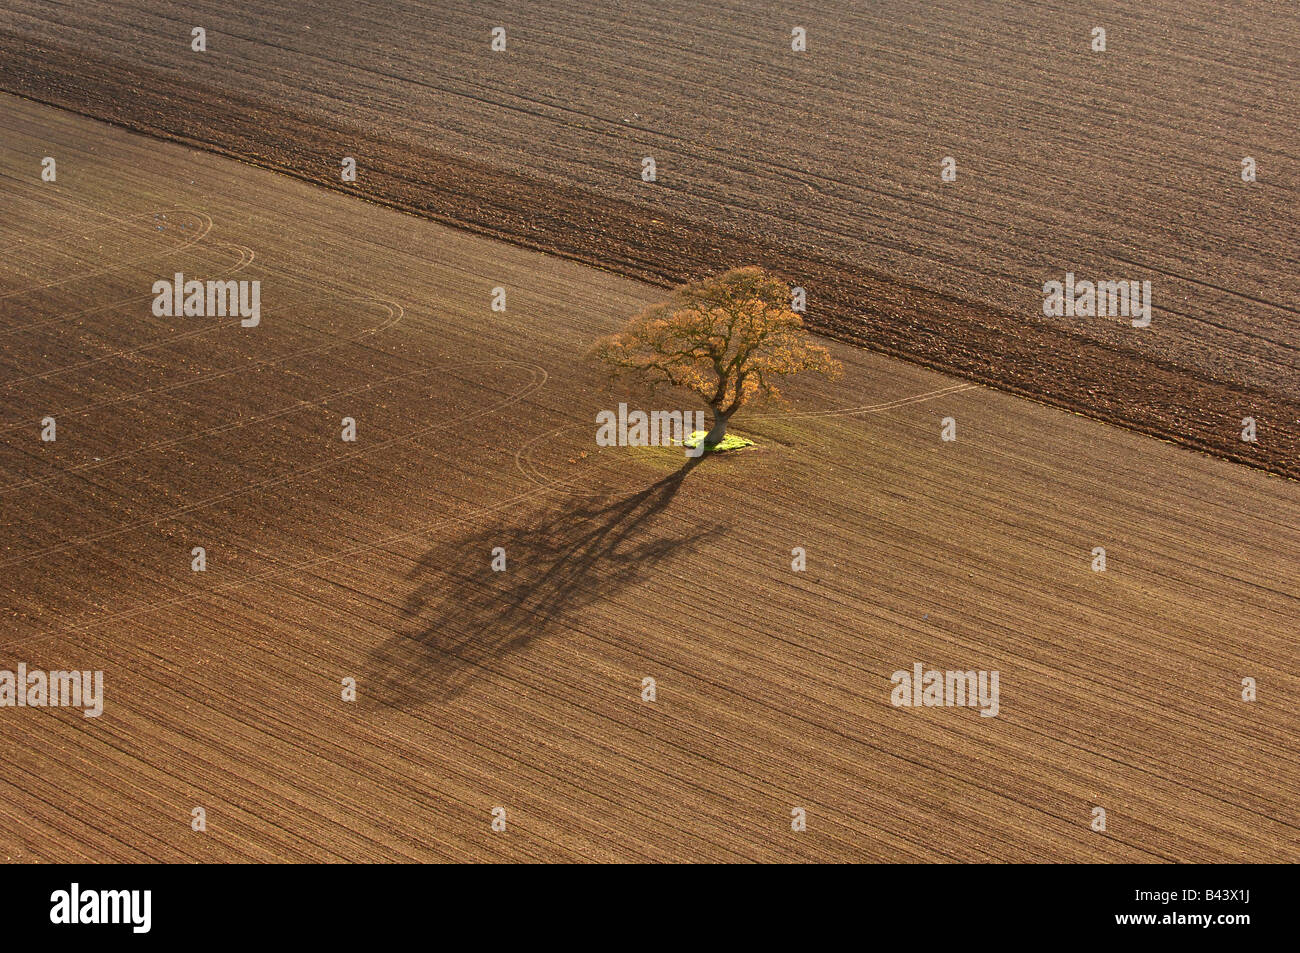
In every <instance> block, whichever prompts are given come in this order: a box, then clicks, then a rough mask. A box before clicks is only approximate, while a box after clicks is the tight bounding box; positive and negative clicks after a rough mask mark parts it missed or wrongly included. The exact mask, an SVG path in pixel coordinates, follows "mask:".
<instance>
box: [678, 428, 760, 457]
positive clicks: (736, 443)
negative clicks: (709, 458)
mask: <svg viewBox="0 0 1300 953" xmlns="http://www.w3.org/2000/svg"><path fill="white" fill-rule="evenodd" d="M707 436H708V431H707V430H696V431H695V432H694V433H692V434H691V435H690V436H689V437H687V438H686V439H685V440H683V441H682V443H684V444H685V445H686V446H687V447H690V448H692V449H694V448H695V447H697V446H699V443H700V441H701V440H703V439H704V438H705V437H707ZM753 445H754V441H752V440H746V439H745V438H744V437H738V436H736V435H735V434H734V433H729V434H727V435H726V436H725V437H723V438H722V441H721V442H720V443H712V444H710V443H706V444H705V445H704V452H705V453H723V452H725V451H727V450H740V449H741V448H742V447H752V446H753Z"/></svg>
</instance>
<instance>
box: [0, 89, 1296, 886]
mask: <svg viewBox="0 0 1300 953" xmlns="http://www.w3.org/2000/svg"><path fill="white" fill-rule="evenodd" d="M0 133H2V134H0V184H2V185H3V188H2V189H0V248H2V249H3V255H2V256H0V336H2V338H3V341H4V344H3V347H0V413H2V414H3V423H2V424H0V570H2V571H0V606H3V609H4V614H3V618H4V620H5V626H4V627H3V634H2V635H0V670H9V671H12V670H15V669H16V668H17V666H18V665H19V664H23V665H26V666H27V667H28V668H30V669H42V670H71V669H77V670H102V671H103V673H104V683H103V684H104V689H103V713H102V714H101V715H100V716H99V717H97V718H85V717H83V715H82V713H81V712H79V711H76V710H70V709H65V708H30V707H29V708H14V707H0V750H3V751H4V752H5V757H6V770H5V771H4V772H3V773H2V774H0V856H3V857H4V858H5V859H7V860H11V861H17V860H327V861H332V860H397V859H420V860H432V859H475V860H500V859H515V860H537V859H548V860H597V859H599V860H640V859H655V860H850V859H851V860H931V861H936V860H974V861H978V860H1024V861H1032V860H1060V861H1119V860H1130V861H1160V860H1180V861H1210V860H1232V861H1247V860H1252V861H1258V860H1272V861H1287V860H1294V859H1295V857H1296V853H1297V846H1300V836H1298V835H1297V828H1296V817H1297V810H1296V808H1297V799H1296V791H1297V786H1298V785H1297V782H1298V781H1300V768H1298V766H1297V754H1296V746H1295V737H1296V730H1297V721H1300V715H1297V706H1296V704H1295V699H1296V691H1297V687H1298V686H1297V677H1296V672H1297V664H1296V663H1297V658H1296V645H1295V631H1296V622H1297V619H1298V618H1300V612H1298V611H1297V598H1296V592H1297V588H1298V586H1297V584H1298V583H1300V560H1298V559H1297V552H1300V528H1298V523H1297V519H1296V516H1297V513H1298V512H1300V488H1298V487H1297V484H1296V483H1294V482H1292V481H1288V480H1284V479H1280V478H1277V477H1274V476H1271V475H1269V474H1267V473H1265V472H1263V471H1261V470H1257V469H1250V468H1247V467H1242V466H1239V465H1236V464H1233V463H1229V462H1226V461H1223V460H1219V459H1215V458H1213V457H1210V456H1206V455H1202V454H1197V453H1194V452H1191V451H1189V450H1187V449H1185V448H1181V447H1178V446H1174V445H1172V444H1169V443H1164V442H1160V441H1156V440H1152V439H1150V438H1148V437H1144V436H1140V435H1137V434H1134V433H1132V432H1129V431H1126V430H1122V429H1118V428H1113V427H1108V426H1105V425H1102V424H1100V423H1097V422H1095V421H1092V420H1089V419H1086V418H1084V417H1082V416H1079V415H1075V414H1070V413H1065V412H1062V411H1060V410H1057V409H1053V408H1050V407H1046V406H1043V405H1041V404H1039V403H1035V402H1032V401H1026V400H1023V399H1020V398H1017V397H1013V396H1009V395H1007V394H1004V393H1001V392H998V391H996V390H992V389H986V388H983V387H979V386H974V385H971V384H969V383H967V382H965V381H962V380H959V379H957V378H953V377H948V376H944V375H941V374H939V373H936V372H934V371H931V370H928V369H924V368H921V367H918V366H915V365H913V364H908V363H903V362H899V361H896V360H894V359H891V358H888V357H884V356H881V355H878V354H873V353H870V352H867V351H862V350H858V349H854V348H851V347H848V346H844V345H841V344H835V343H832V344H831V345H830V346H831V348H832V350H833V351H834V353H835V356H836V357H838V358H839V359H840V360H842V361H843V362H844V363H845V365H846V373H845V377H844V379H843V380H842V381H839V382H837V383H834V384H827V383H817V382H810V383H807V384H802V385H800V386H796V387H794V388H792V390H791V406H790V407H789V408H788V412H787V413H784V414H775V413H772V412H771V411H754V412H753V413H749V414H742V415H740V416H739V417H738V418H737V420H736V422H735V426H736V428H737V429H738V430H739V431H740V432H742V433H744V434H745V435H747V436H749V437H751V438H752V439H754V440H755V441H756V443H757V446H756V447H754V448H752V449H749V450H745V451H741V452H739V453H736V454H734V455H731V456H719V457H710V458H707V459H705V460H704V461H703V462H702V463H700V464H698V465H696V466H693V467H685V465H684V464H685V459H684V457H683V456H682V455H681V451H680V450H677V449H672V448H610V449H600V448H598V447H597V446H596V444H595V441H594V432H595V424H594V420H595V414H596V412H598V411H600V410H603V409H612V408H614V407H616V406H617V404H618V402H620V401H626V402H629V403H631V404H632V405H634V406H636V405H638V401H642V400H643V399H642V397H641V396H640V395H638V394H636V393H634V392H624V391H621V390H610V389H609V387H608V385H607V384H606V383H605V382H604V381H603V378H602V377H601V376H600V375H598V374H597V373H596V372H595V371H594V370H593V369H591V368H589V367H588V366H586V365H584V364H583V363H582V361H581V360H580V355H581V354H582V352H583V351H585V349H586V347H587V346H588V345H589V344H590V342H591V341H592V339H594V338H595V337H596V336H597V335H599V334H602V333H606V332H608V331H610V330H612V329H614V328H616V327H617V326H618V325H619V324H620V323H621V322H622V321H623V320H624V319H625V318H626V316H628V315H629V314H631V313H633V312H634V311H635V310H637V309H638V308H639V307H640V306H642V305H644V304H645V303H647V302H649V301H651V300H654V299H655V297H656V296H657V295H658V294H659V293H660V292H659V290H658V289H657V288H655V287H652V286H649V285H646V284H641V283H639V282H636V281H633V280H630V279H627V278H625V277H620V276H617V275H614V274H611V273H609V272H605V271H600V270H595V269H591V268H588V267H584V266H582V265H580V264H577V263H574V262H570V261H565V260H561V259H558V258H555V257H550V256H546V255H543V254H539V253H537V252H535V251H529V250H525V249H522V248H519V247H517V246H513V245H509V244H504V243H500V242H494V241H490V240H488V239H485V238H482V237H476V236H471V235H468V234H466V233H464V232H461V231H452V230H449V229H447V228H445V227H443V226H441V225H439V224H435V223H432V222H428V221H425V220H421V219H419V218H415V217H411V216H406V215H402V214H399V213H397V212H395V211H392V210H388V209H384V208H380V207H377V206H375V205H372V204H366V203H362V202H358V201H357V200H356V199H354V198H350V197H347V196H343V195H339V194H336V193H332V192H329V191H326V190H322V189H318V188H315V187H313V186H311V185H308V184H306V183H303V182H300V181H296V180H294V179H292V178H288V177H284V176H277V175H275V174H273V173H271V172H268V171H264V170H261V169H256V168H251V167H250V166H248V165H245V164H239V163H236V162H232V161H230V160H229V159H225V158H220V157H215V156H212V155H210V154H207V153H204V152H199V151H193V150H190V149H188V148H184V147H182V146H180V145H175V144H169V143H160V142H158V141H157V140H154V139H150V138H145V137H140V136H137V135H134V134H131V133H128V132H125V131H122V130H120V129H115V128H112V127H110V126H108V125H105V124H102V123H97V122H93V121H90V120H87V119H84V118H80V117H76V116H73V115H71V114H69V113H65V112H60V111H57V110H54V109H50V108H47V107H44V106H38V105H35V104H33V103H30V102H27V101H23V100H20V99H16V98H13V97H7V96H0ZM45 155H53V156H56V157H57V158H58V178H57V181H56V182H53V183H49V182H42V181H41V180H40V177H39V169H40V165H39V163H40V158H41V157H42V156H45ZM521 214H525V212H521ZM177 272H180V273H182V274H183V275H185V276H186V277H187V278H195V279H201V280H202V279H228V280H247V281H253V280H257V281H259V282H260V283H261V284H260V289H261V294H260V322H259V323H258V324H257V326H255V327H242V326H241V322H240V319H239V318H238V317H230V316H227V317H224V318H221V317H196V316H191V317H175V318H172V317H166V316H156V315H155V314H154V312H153V308H152V302H153V295H152V292H151V289H152V286H153V284H154V282H156V281H159V280H164V281H166V280H170V279H171V278H172V277H173V275H174V274H175V273H177ZM497 287H503V288H505V289H506V294H507V298H506V300H507V307H506V310H505V311H504V312H500V311H493V310H492V309H491V307H490V304H491V300H492V297H493V289H494V288H497ZM655 406H659V405H658V404H656V405H655ZM683 409H694V408H693V407H691V406H690V405H686V406H684V407H683ZM46 417H52V418H53V419H54V421H55V422H56V424H57V437H56V439H55V440H53V441H42V439H41V433H42V420H43V419H44V418H46ZM345 417H348V418H352V420H353V421H354V422H355V425H356V437H357V439H356V440H355V441H352V442H348V441H344V440H343V439H342V425H343V418H345ZM944 418H952V420H953V421H954V422H955V425H956V428H957V440H956V441H953V442H944V441H942V440H941V439H940V432H941V427H942V421H943V420H944ZM198 546H201V547H203V548H204V549H205V552H206V571H204V572H195V571H193V570H192V560H193V556H192V552H193V549H194V547H198ZM497 547H501V548H503V549H504V550H505V557H506V570H505V571H504V572H494V571H493V570H492V568H491V562H492V559H493V555H492V551H493V550H494V549H496V548H497ZM796 547H797V548H801V549H803V550H804V551H805V554H806V570H805V571H803V572H795V571H793V570H792V565H791V563H792V550H794V549H795V548H796ZM1096 547H1104V548H1105V550H1106V554H1107V568H1106V571H1105V572H1094V571H1093V568H1092V567H1093V562H1094V556H1093V550H1094V548H1096ZM916 663H920V664H922V665H923V666H924V667H925V668H927V669H931V668H932V669H938V670H983V671H996V672H998V673H999V676H1000V682H999V684H1000V697H999V702H998V713H997V715H996V716H995V717H981V715H980V711H979V709H977V708H973V707H934V708H924V707H919V708H908V707H895V706H894V705H892V704H891V689H892V687H893V686H892V684H891V675H892V673H894V672H895V671H899V670H911V669H912V667H913V665H915V664H916ZM349 678H350V679H355V682H356V687H357V697H356V700H355V701H344V700H343V698H342V684H343V680H344V679H349ZM647 678H652V679H654V680H655V689H656V697H655V700H654V701H646V700H643V691H644V688H643V685H644V679H647ZM1245 678H1250V679H1254V680H1255V681H1256V683H1257V684H1258V688H1259V693H1258V699H1257V700H1256V701H1254V702H1246V701H1243V700H1242V697H1241V693H1242V680H1243V679H1245ZM196 807H202V808H203V809H204V811H205V812H206V823H207V829H206V831H204V832H201V833H200V832H195V831H194V830H192V829H191V817H192V813H191V812H192V811H193V809H194V808H196ZM1097 807H1101V808H1104V809H1105V811H1106V819H1107V820H1106V830H1105V831H1104V832H1097V831H1094V830H1093V829H1091V826H1090V825H1091V823H1092V821H1093V812H1094V809H1095V808H1097ZM495 808H502V809H504V811H505V820H506V829H505V830H504V831H501V832H494V831H493V830H492V820H493V810H494V809H495ZM796 808H802V809H803V810H804V812H805V814H806V818H807V829H806V830H803V831H794V830H792V829H791V821H792V811H794V809H796Z"/></svg>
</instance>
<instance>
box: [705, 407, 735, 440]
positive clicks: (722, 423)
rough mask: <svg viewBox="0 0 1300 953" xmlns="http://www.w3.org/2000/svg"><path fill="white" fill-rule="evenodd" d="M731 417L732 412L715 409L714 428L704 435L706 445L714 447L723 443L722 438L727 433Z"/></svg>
mask: <svg viewBox="0 0 1300 953" xmlns="http://www.w3.org/2000/svg"><path fill="white" fill-rule="evenodd" d="M730 418H731V415H730V414H724V413H723V412H722V411H720V410H717V409H714V411H713V429H712V430H710V431H709V432H708V434H707V435H705V437H704V445H705V446H706V447H714V446H717V445H718V444H720V443H722V438H723V437H725V436H726V435H727V421H728V420H729V419H730Z"/></svg>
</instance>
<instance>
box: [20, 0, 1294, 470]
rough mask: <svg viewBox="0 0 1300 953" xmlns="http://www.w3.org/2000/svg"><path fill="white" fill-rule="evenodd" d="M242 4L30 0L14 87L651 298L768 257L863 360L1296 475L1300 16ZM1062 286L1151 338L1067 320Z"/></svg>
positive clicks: (1265, 12) (756, 2)
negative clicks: (1116, 311) (1140, 291)
mask: <svg viewBox="0 0 1300 953" xmlns="http://www.w3.org/2000/svg"><path fill="white" fill-rule="evenodd" d="M246 6H247V5H240V4H236V5H233V6H232V5H231V4H229V3H226V2H222V0H197V2H188V3H185V4H184V5H180V4H172V3H167V4H158V3H156V2H144V0H114V2H111V3H110V2H107V0H80V2H78V3H76V4H69V3H66V2H62V0H14V2H12V3H10V4H9V8H10V9H9V10H7V11H6V18H5V22H4V24H3V25H0V89H5V90H9V91H11V92H15V93H20V94H22V95H24V96H27V97H31V98H33V99H36V100H39V101H42V102H46V103H50V104H53V105H58V106H60V107H63V108H67V109H71V110H75V111H79V112H82V113H85V114H88V115H92V116H96V117H100V118H108V119H111V120H113V121H114V122H116V123H118V124H121V125H123V126H126V127H127V128H133V129H137V130H142V131H147V132H150V133H151V134H154V135H158V136H162V137H166V138H172V139H176V140H179V141H183V142H185V143H188V144H198V145H201V146H203V147H204V148H208V149H213V150H216V151H220V152H224V153H227V154H230V155H234V156H236V157H238V158H240V159H243V160H244V161H248V162H252V163H254V164H258V165H262V166H265V167H269V168H274V169H279V170H283V171H287V172H290V173H291V174H294V175H296V176H300V177H303V178H305V179H308V180H310V181H314V182H318V183H320V184H324V185H328V186H330V187H333V188H343V189H345V190H346V191H349V192H351V193H353V194H356V195H360V196H363V197H365V198H367V199H370V200H372V201H377V202H381V203H384V204H388V205H392V206H395V207H399V208H403V209H408V210H413V211H416V212H418V213H420V214H422V215H426V216H429V217H432V218H434V219H436V220H439V221H444V222H448V223H453V224H456V225H458V226H461V227H465V228H469V229H471V230H474V231H477V232H480V233H483V234H488V235H493V236H497V237H501V238H504V239H506V240H508V241H510V242H513V243H516V244H521V245H524V246H527V247H533V248H538V249H541V250H544V251H548V252H551V253H554V254H560V255H563V256H565V257H568V258H571V259H575V260H579V261H584V262H588V263H593V264H596V265H599V266H600V267H602V268H607V269H612V270H614V271H616V272H619V273H621V274H624V275H627V276H630V277H637V278H642V279H646V280H649V281H651V282H653V283H657V284H664V283H668V282H671V281H676V280H680V279H682V278H685V277H691V276H699V275H701V274H704V273H707V272H712V271H716V270H718V269H720V268H722V267H724V266H727V265H736V264H748V263H753V262H756V263H760V264H764V265H767V266H768V267H770V268H772V269H774V270H776V271H778V272H779V273H782V274H784V275H786V276H788V277H789V278H790V279H792V280H793V281H795V282H796V283H799V284H801V285H803V286H804V287H806V288H807V289H808V291H809V295H810V301H811V308H810V312H809V319H810V321H811V322H812V323H813V324H814V326H815V327H817V328H818V329H819V330H821V331H822V332H824V333H827V334H830V335H832V336H834V337H837V338H839V339H841V340H844V341H850V342H853V343H857V344H864V345H866V346H868V347H871V348H873V349H876V350H878V351H881V352H883V353H888V354H893V355H897V356H902V357H905V358H907V359H908V360H910V361H913V362H916V363H920V364H922V365H925V366H928V367H932V368H935V369H939V370H943V371H946V372H950V373H955V374H957V375H959V376H961V377H963V379H967V380H973V381H978V382H981V383H985V384H989V385H992V386H996V387H998V388H1000V389H1003V390H1007V391H1010V392H1013V393H1018V394H1021V395H1025V396H1030V397H1033V398H1034V399H1037V400H1041V401H1044V402H1046V403H1049V404H1052V405H1054V406H1059V407H1064V408H1066V409H1069V410H1071V411H1074V412H1077V413H1082V414H1085V415H1087V416H1090V417H1093V418H1095V419H1099V420H1104V421H1108V422H1111V423H1116V424H1120V425H1123V426H1125V427H1129V428H1131V429H1134V430H1137V431H1140V432H1143V433H1147V434H1153V435H1157V436H1160V437H1163V438H1166V439H1171V440H1175V441H1177V442H1180V443H1183V444H1185V445H1187V446H1191V447H1194V448H1197V449H1202V450H1208V451H1210V452H1213V453H1215V454H1218V455H1220V456H1224V457H1226V458H1229V459H1233V460H1239V461H1241V462H1246V463H1250V464H1251V465H1254V466H1259V467H1263V468H1265V469H1268V470H1271V471H1273V472H1276V473H1281V474H1286V475H1289V476H1293V477H1300V343H1298V342H1300V305H1298V304H1297V302H1298V301H1300V258H1298V257H1297V253H1296V249H1297V247H1300V188H1298V187H1297V184H1296V183H1297V180H1298V178H1300V156H1297V154H1296V149H1295V141H1296V140H1295V136H1296V130H1297V129H1298V128H1300V95H1297V79H1296V78H1297V76H1300V52H1298V51H1300V5H1297V4H1295V3H1276V2H1270V0H1240V2H1236V3H1232V4H1224V3H1222V2H1221V0H1149V2H1144V3H1141V4H1137V5H1134V4H1131V3H1121V2H1116V0H1109V2H1102V3H1094V4H1088V5H1086V8H1085V7H1079V6H1078V5H1072V4H1060V3H1045V4H1044V3H1027V2H1012V3H1008V2H1006V0H939V2H934V0H886V2H873V3H870V4H861V3H850V2H847V0H828V2H825V3H821V4H817V5H816V7H817V10H816V11H813V12H808V11H800V12H799V13H798V14H796V13H794V12H792V11H791V10H790V8H789V7H788V5H787V4H782V3H778V2H776V0H744V2H741V0H722V2H715V3H708V4H701V3H698V2H696V0H663V2H658V3H654V4H608V3H592V2H583V0H578V2H565V3H551V2H547V3H527V2H486V3H485V2H481V0H473V2H471V0H439V2H437V3H432V4H431V3H429V2H427V0H382V2H376V0H362V2H355V3H347V4H344V3H340V2H331V3H325V4H317V5H312V6H311V8H310V9H305V8H304V7H303V5H302V4H301V3H298V2H296V0H270V2H265V3H259V4H257V5H256V11H255V12H253V11H250V10H248V9H244V7H246ZM796 23H798V24H801V25H802V26H803V27H804V28H805V29H806V30H807V31H808V50H807V52H806V53H803V54H794V53H792V52H791V50H790V31H791V28H792V27H793V26H794V25H796ZM503 24H504V25H505V27H506V29H507V35H508V45H507V49H506V51H505V52H503V53H492V52H491V51H490V49H489V40H490V34H491V30H492V28H493V27H494V26H497V25H503ZM194 26H202V27H204V28H205V29H206V30H207V35H208V49H207V51H206V52H204V53H195V52H193V51H191V49H190V30H191V28H192V27H194ZM1097 26H1102V27H1104V28H1105V29H1106V30H1107V51H1106V52H1104V53H1098V52H1093V51H1092V50H1091V49H1090V48H1089V44H1090V39H1091V31H1092V29H1093V28H1094V27H1097ZM345 155H350V156H353V157H355V158H356V159H357V161H358V168H359V169H360V171H361V174H360V175H359V177H358V181H357V182H356V183H355V184H351V185H344V184H343V183H341V182H340V180H339V174H338V170H339V161H340V159H341V157H343V156H345ZM646 156H650V157H652V158H654V160H655V162H656V166H657V180H656V182H655V183H653V184H647V183H644V182H642V180H641V168H642V166H641V163H642V160H643V158H644V157H646ZM945 156H951V157H953V158H954V159H955V160H956V163H957V173H958V177H957V180H956V181H955V182H951V183H945V182H943V181H942V180H941V178H940V174H939V173H940V163H941V161H942V159H943V158H944V157H945ZM1247 156H1249V157H1251V158H1253V159H1255V161H1256V163H1257V167H1258V180H1257V181H1256V182H1253V183H1250V184H1247V183H1244V182H1243V181H1242V179H1241V162H1242V159H1243V158H1244V157H1247ZM1067 271H1070V272H1074V273H1075V274H1077V275H1078V276H1079V277H1080V278H1087V279H1090V280H1111V279H1119V280H1138V281H1141V280H1149V281H1150V282H1151V283H1152V295H1153V299H1154V303H1153V310H1154V314H1153V319H1152V325H1151V327H1149V328H1144V329H1137V328H1133V327H1132V326H1131V325H1130V324H1129V320H1128V319H1127V318H1124V317H1105V318H1095V317H1077V318H1075V317H1063V318H1046V317H1044V316H1043V314H1042V311H1041V305H1042V285H1043V282H1044V281H1046V280H1049V279H1056V280H1061V279H1063V277H1064V275H1065V273H1066V272H1067ZM1248 416H1249V417H1254V418H1255V419H1256V420H1257V422H1258V427H1259V440H1258V442H1256V443H1245V442H1243V441H1241V440H1240V438H1239V434H1240V432H1241V427H1242V424H1241V421H1242V418H1244V417H1248Z"/></svg>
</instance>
